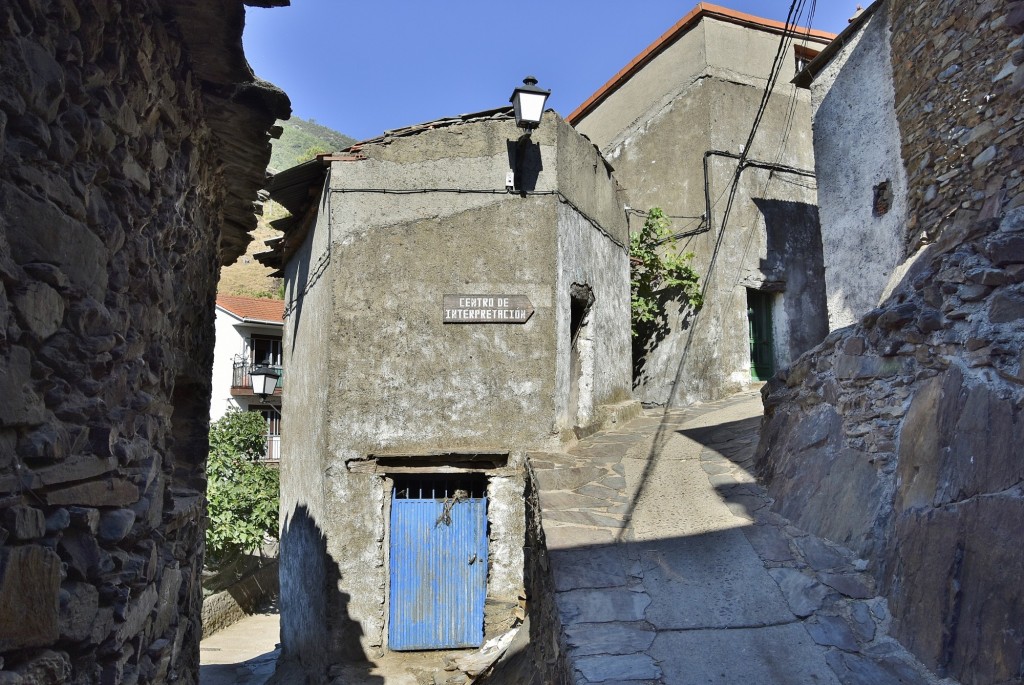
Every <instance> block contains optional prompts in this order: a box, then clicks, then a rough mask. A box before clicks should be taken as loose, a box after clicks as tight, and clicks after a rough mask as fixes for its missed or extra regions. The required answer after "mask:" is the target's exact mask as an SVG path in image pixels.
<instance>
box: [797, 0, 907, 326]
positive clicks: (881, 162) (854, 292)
mask: <svg viewBox="0 0 1024 685" xmlns="http://www.w3.org/2000/svg"><path fill="white" fill-rule="evenodd" d="M889 32H890V27H889V13H888V5H887V4H886V5H882V6H880V9H878V10H877V11H875V12H874V13H873V14H872V15H871V16H870V17H869V18H868V19H866V20H865V23H864V26H863V28H862V29H861V30H860V31H859V32H858V33H857V34H856V35H855V36H854V37H853V38H852V39H851V40H850V41H849V42H848V43H847V44H846V45H845V46H844V47H843V49H842V50H841V51H840V52H839V53H837V54H836V56H835V57H834V58H833V59H832V61H831V62H830V63H829V65H828V66H827V67H826V68H825V69H823V70H822V72H821V73H819V74H818V75H817V76H816V77H815V79H814V83H813V84H812V86H811V93H812V106H813V107H814V110H815V113H814V154H815V170H816V172H817V176H818V208H819V209H818V211H819V215H820V217H821V241H822V245H823V248H824V249H823V253H824V257H825V288H826V291H827V297H828V325H829V330H835V329H836V328H840V327H842V326H849V325H850V324H852V323H853V322H854V321H856V320H857V319H858V318H859V317H860V316H861V315H862V314H864V312H867V311H868V310H870V309H873V308H874V307H876V306H878V303H879V301H880V300H881V298H882V296H883V294H884V293H885V292H886V286H887V285H888V284H889V280H890V278H891V277H892V274H893V271H894V270H895V269H896V266H897V265H898V264H899V263H900V262H902V261H903V259H904V258H905V257H906V255H905V254H904V252H903V249H904V239H903V233H904V227H905V225H906V220H907V174H906V172H905V171H904V168H903V158H902V157H901V156H900V130H899V125H898V124H897V121H896V103H895V97H896V95H895V91H894V90H893V86H892V59H891V56H890V49H889ZM880 184H888V193H889V195H890V198H891V199H888V200H885V199H882V202H883V203H884V207H883V206H882V205H876V200H875V197H874V189H875V188H876V187H878V186H879V185H880Z"/></svg>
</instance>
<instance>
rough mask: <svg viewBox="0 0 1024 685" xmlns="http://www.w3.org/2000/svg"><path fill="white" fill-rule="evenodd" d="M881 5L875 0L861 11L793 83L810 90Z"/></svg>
mask: <svg viewBox="0 0 1024 685" xmlns="http://www.w3.org/2000/svg"><path fill="white" fill-rule="evenodd" d="M881 4H882V0H875V1H874V2H873V3H871V4H870V5H868V7H867V9H863V10H861V12H860V14H858V15H857V16H856V17H854V18H853V19H851V20H850V23H849V25H848V26H847V27H846V28H845V29H843V30H842V31H841V32H840V33H839V35H838V36H836V37H835V39H834V40H833V41H832V42H831V43H829V44H828V45H826V46H825V49H824V50H822V51H821V52H819V53H818V55H817V56H816V57H815V58H814V59H812V60H811V61H810V62H808V64H807V66H806V67H804V68H803V69H802V70H801V71H800V73H798V74H797V75H796V76H795V77H793V80H792V83H793V84H795V85H797V86H800V87H801V88H810V86H811V83H813V82H814V79H815V78H816V77H817V76H818V74H820V73H821V72H822V70H823V69H824V68H825V67H827V66H828V64H829V62H831V61H832V59H833V58H834V57H835V56H836V53H838V52H839V51H840V50H842V49H843V48H844V47H845V46H846V44H847V43H849V42H850V39H851V38H852V37H853V36H854V35H856V34H857V33H858V32H859V31H860V29H861V27H863V26H864V22H866V21H867V20H868V17H870V16H871V15H873V14H874V13H875V11H876V10H877V9H878V6H879V5H881Z"/></svg>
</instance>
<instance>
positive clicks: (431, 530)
mask: <svg viewBox="0 0 1024 685" xmlns="http://www.w3.org/2000/svg"><path fill="white" fill-rule="evenodd" d="M390 550H391V603H390V604H391V606H390V613H389V616H390V626H389V629H388V645H389V647H390V648H391V649H393V650H414V649H455V648H460V647H479V646H480V645H481V644H482V643H483V632H484V600H485V598H486V595H487V498H486V496H485V495H484V491H483V488H472V489H462V488H456V487H445V486H441V487H432V486H430V485H429V484H428V486H427V487H425V488H424V487H422V486H415V487H412V488H410V487H408V486H406V487H404V489H403V488H402V487H400V486H396V488H395V490H394V494H393V497H392V502H391V542H390Z"/></svg>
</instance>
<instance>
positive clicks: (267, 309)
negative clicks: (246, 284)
mask: <svg viewBox="0 0 1024 685" xmlns="http://www.w3.org/2000/svg"><path fill="white" fill-rule="evenodd" d="M217 306H218V307H220V308H221V309H223V310H224V311H226V312H228V313H229V314H231V315H233V316H235V317H237V318H239V319H241V320H242V321H243V322H244V323H270V324H283V323H284V301H283V300H267V299H261V298H257V297H240V296H237V295H217Z"/></svg>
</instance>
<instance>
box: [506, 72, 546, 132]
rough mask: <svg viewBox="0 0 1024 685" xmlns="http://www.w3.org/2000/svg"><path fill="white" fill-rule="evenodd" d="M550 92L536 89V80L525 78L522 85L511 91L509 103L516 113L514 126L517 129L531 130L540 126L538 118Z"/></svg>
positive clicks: (534, 78)
mask: <svg viewBox="0 0 1024 685" xmlns="http://www.w3.org/2000/svg"><path fill="white" fill-rule="evenodd" d="M549 95H551V91H550V90H544V89H543V88H538V87H537V79H536V77H533V76H527V77H526V78H524V79H523V85H521V86H519V87H518V88H516V89H515V90H514V91H512V97H511V98H509V102H511V103H512V107H513V108H514V109H515V113H516V125H517V126H519V128H525V129H532V128H537V127H538V126H540V118H541V116H543V114H544V103H545V102H547V100H548V96H549Z"/></svg>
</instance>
